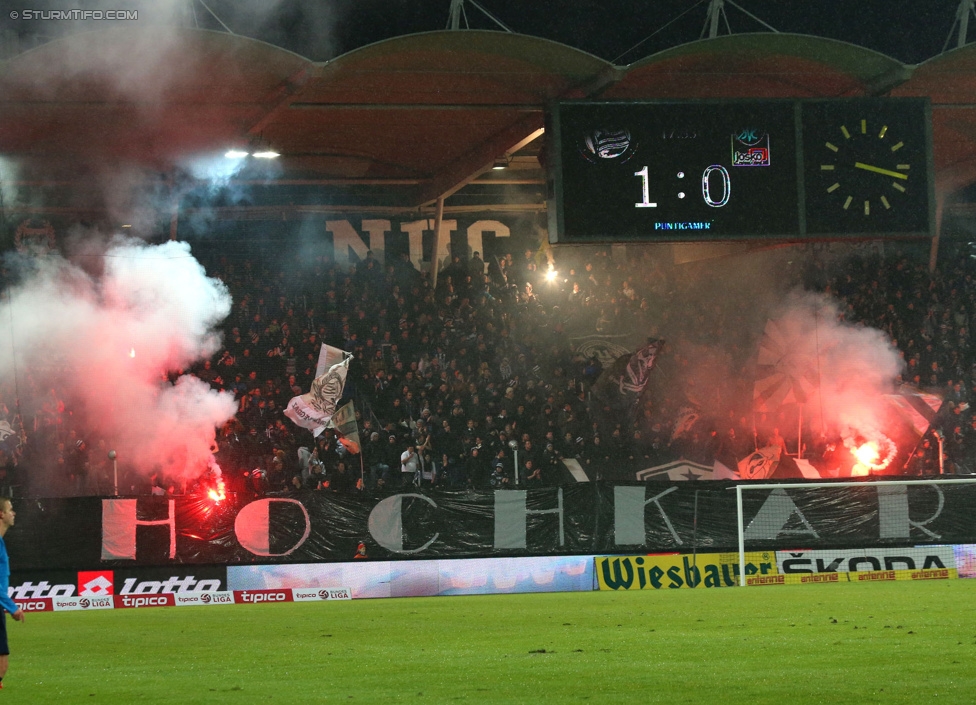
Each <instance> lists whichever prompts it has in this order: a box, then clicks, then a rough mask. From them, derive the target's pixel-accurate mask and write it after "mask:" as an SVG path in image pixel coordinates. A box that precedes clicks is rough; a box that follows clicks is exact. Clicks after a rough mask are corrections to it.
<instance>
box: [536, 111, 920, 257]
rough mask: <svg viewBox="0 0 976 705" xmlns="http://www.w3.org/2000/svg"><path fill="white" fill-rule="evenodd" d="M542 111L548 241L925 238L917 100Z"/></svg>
mask: <svg viewBox="0 0 976 705" xmlns="http://www.w3.org/2000/svg"><path fill="white" fill-rule="evenodd" d="M547 118H548V124H547V134H549V135H550V136H551V137H552V139H551V140H550V142H549V149H550V152H549V155H548V164H549V169H550V173H549V178H550V184H551V196H552V198H551V200H550V203H549V217H550V227H549V232H550V241H552V242H559V243H588V242H637V241H651V242H653V241H659V242H676V241H678V242H680V241H695V240H747V239H777V240H803V239H830V238H876V237H921V236H929V235H931V234H932V229H933V223H934V219H935V218H934V210H935V208H934V203H935V198H934V187H933V179H932V164H931V152H932V150H931V128H930V123H931V120H930V108H929V104H928V101H927V100H926V99H914V98H912V99H882V98H866V99H849V100H822V101H794V100H778V101H724V102H707V101H706V102H702V101H699V102H693V103H692V102H682V103H658V102H594V101H571V102H563V103H558V104H556V105H555V106H554V107H553V108H552V110H551V111H550V112H549V114H548V116H547Z"/></svg>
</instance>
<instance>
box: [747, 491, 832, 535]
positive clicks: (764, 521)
mask: <svg viewBox="0 0 976 705" xmlns="http://www.w3.org/2000/svg"><path fill="white" fill-rule="evenodd" d="M793 515H796V516H797V517H799V519H800V523H802V524H803V526H804V527H805V528H803V529H787V528H786V525H787V524H789V523H790V520H791V519H792V518H793ZM744 533H745V539H746V541H757V540H763V539H766V540H770V541H771V540H773V539H776V538H779V535H780V534H794V535H802V534H809V535H810V536H811V537H813V538H815V539H819V538H820V534H818V533H817V532H816V530H815V529H814V528H813V526H812V525H811V524H810V522H809V521H807V518H806V517H805V516H803V512H801V511H800V508H799V507H798V506H796V502H794V501H793V499H792V498H791V497H790V496H789V495H788V494H786V490H781V489H776V490H773V491H772V492H770V493H769V496H768V497H766V501H765V502H763V505H762V506H761V507H760V508H759V511H758V512H757V513H756V516H754V517H753V519H752V521H750V522H749V525H748V526H747V527H746V528H745V532H744Z"/></svg>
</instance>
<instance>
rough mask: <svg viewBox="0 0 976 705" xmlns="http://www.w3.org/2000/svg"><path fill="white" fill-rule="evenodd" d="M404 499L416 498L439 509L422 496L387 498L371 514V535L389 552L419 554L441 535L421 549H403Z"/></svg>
mask: <svg viewBox="0 0 976 705" xmlns="http://www.w3.org/2000/svg"><path fill="white" fill-rule="evenodd" d="M404 497H416V498H418V499H422V500H423V501H425V502H427V504H429V505H430V506H432V507H435V508H436V507H437V503H436V502H434V500H432V499H431V498H430V497H425V496H424V495H422V494H395V495H393V496H392V497H387V498H386V499H384V500H383V501H381V502H380V503H379V504H377V505H376V506H375V507H373V511H371V512H370V513H369V523H368V527H369V535H370V536H372V537H373V538H374V539H375V540H376V543H378V544H379V545H380V546H382V547H383V548H385V549H387V550H390V551H395V552H397V553H419V552H420V551H423V550H424V549H425V548H427V547H428V546H430V545H431V544H432V543H434V541H436V540H437V537H438V536H440V533H439V532H438V533H436V534H434V536H433V538H431V539H430V541H428V542H427V543H425V544H424V545H423V546H421V547H420V548H414V549H405V548H404V547H403V513H402V512H403V498H404Z"/></svg>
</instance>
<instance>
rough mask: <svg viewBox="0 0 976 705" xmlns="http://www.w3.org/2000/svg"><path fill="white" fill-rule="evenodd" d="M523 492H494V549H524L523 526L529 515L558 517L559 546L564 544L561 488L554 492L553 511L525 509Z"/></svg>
mask: <svg viewBox="0 0 976 705" xmlns="http://www.w3.org/2000/svg"><path fill="white" fill-rule="evenodd" d="M527 495H528V492H526V491H525V490H495V548H526V541H525V525H526V523H527V522H528V517H529V514H556V515H558V516H559V545H560V546H564V545H565V544H566V536H565V532H564V531H563V528H564V516H563V488H562V487H560V488H559V490H558V491H557V492H556V508H555V509H527V508H526V506H525V498H526V496H527Z"/></svg>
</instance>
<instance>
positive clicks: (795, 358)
mask: <svg viewBox="0 0 976 705" xmlns="http://www.w3.org/2000/svg"><path fill="white" fill-rule="evenodd" d="M807 347H808V346H806V345H805V344H804V332H803V331H797V330H795V325H793V324H791V323H790V322H789V321H782V320H776V321H773V320H769V321H766V328H765V330H764V331H763V337H762V340H761V341H760V342H759V354H758V357H757V359H756V383H755V388H754V391H753V407H754V408H755V410H756V411H758V412H775V411H777V410H779V408H780V407H781V406H783V405H785V404H806V403H808V402H810V401H812V400H813V397H814V396H815V395H816V393H817V389H818V386H819V382H818V375H817V361H816V359H815V358H814V357H813V356H812V355H811V354H810V352H809V350H807Z"/></svg>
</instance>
